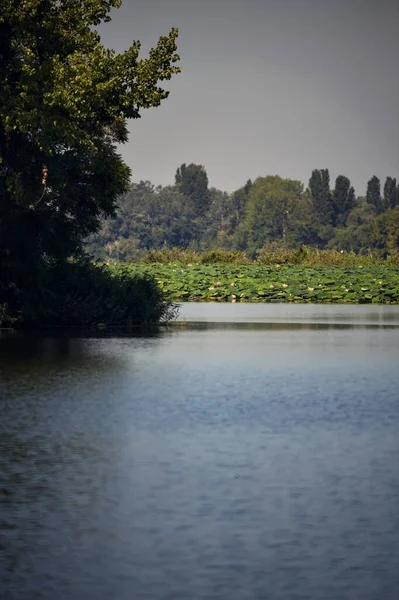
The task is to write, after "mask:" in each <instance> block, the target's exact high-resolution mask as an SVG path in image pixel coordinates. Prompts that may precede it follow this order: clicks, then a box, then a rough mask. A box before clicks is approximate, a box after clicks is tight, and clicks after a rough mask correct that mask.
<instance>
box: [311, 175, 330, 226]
mask: <svg viewBox="0 0 399 600" xmlns="http://www.w3.org/2000/svg"><path fill="white" fill-rule="evenodd" d="M309 191H310V195H311V198H312V202H313V207H314V211H315V213H316V215H317V218H318V220H319V222H320V224H321V225H324V226H325V225H332V224H333V221H334V205H333V200H332V196H331V191H330V174H329V172H328V169H315V170H314V171H312V175H311V177H310V179H309Z"/></svg>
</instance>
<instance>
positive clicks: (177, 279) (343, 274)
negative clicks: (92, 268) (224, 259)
mask: <svg viewBox="0 0 399 600" xmlns="http://www.w3.org/2000/svg"><path fill="white" fill-rule="evenodd" d="M108 268H109V270H110V272H111V273H112V274H113V275H114V276H118V277H124V276H128V275H129V274H130V275H131V274H133V273H135V274H139V275H145V274H146V275H151V276H152V277H153V278H154V279H155V280H156V281H157V282H158V285H159V287H160V289H161V290H162V292H163V293H164V295H165V297H166V298H167V299H168V300H170V301H173V302H176V301H189V302H196V301H197V302H199V301H201V302H203V301H214V302H314V303H349V304H367V303H373V304H398V303H399V268H398V267H397V266H390V265H383V264H378V265H368V266H363V265H359V266H334V265H332V266H326V265H314V266H308V265H289V264H281V265H280V264H278V263H277V264H275V265H259V264H254V263H252V264H241V265H239V264H220V263H219V264H193V263H188V264H182V263H169V264H163V263H152V264H148V263H111V264H110V265H109V266H108Z"/></svg>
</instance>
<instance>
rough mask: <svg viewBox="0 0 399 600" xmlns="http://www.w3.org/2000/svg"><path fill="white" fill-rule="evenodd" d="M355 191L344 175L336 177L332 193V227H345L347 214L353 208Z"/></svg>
mask: <svg viewBox="0 0 399 600" xmlns="http://www.w3.org/2000/svg"><path fill="white" fill-rule="evenodd" d="M355 201H356V198H355V190H354V188H353V187H351V183H350V181H349V179H348V178H347V177H345V176H344V175H338V177H337V179H336V180H335V189H334V192H333V198H332V202H333V208H334V225H338V226H339V225H345V223H346V219H347V218H348V215H349V213H350V212H351V210H352V209H353V208H354V206H355Z"/></svg>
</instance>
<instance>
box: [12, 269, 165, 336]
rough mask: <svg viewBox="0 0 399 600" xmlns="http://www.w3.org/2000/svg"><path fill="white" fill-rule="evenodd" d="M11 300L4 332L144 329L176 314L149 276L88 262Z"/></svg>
mask: <svg viewBox="0 0 399 600" xmlns="http://www.w3.org/2000/svg"><path fill="white" fill-rule="evenodd" d="M8 300H9V301H8V302H7V303H2V302H1V299H0V306H1V307H2V308H1V313H0V319H1V322H0V325H1V326H2V327H11V326H12V327H27V328H33V327H34V328H37V327H70V326H96V325H100V324H102V325H113V326H121V325H123V326H143V325H152V324H157V323H160V322H165V321H169V320H171V319H173V318H174V316H175V313H176V307H175V305H174V304H173V303H172V302H170V301H166V300H165V298H164V295H163V292H162V291H161V289H160V287H159V286H158V284H157V282H156V281H155V279H154V278H153V277H152V276H151V275H149V274H148V273H134V272H132V271H130V272H129V270H127V269H125V270H122V271H120V272H119V273H118V272H115V271H111V270H110V269H109V268H108V267H107V266H106V265H94V264H92V263H89V262H75V263H72V262H65V263H63V264H61V265H57V266H54V267H48V268H47V269H46V271H45V273H43V281H42V283H41V285H40V287H38V288H37V289H36V290H35V292H34V294H33V295H32V294H30V293H29V290H15V291H14V294H13V295H12V296H10V295H9V297H8Z"/></svg>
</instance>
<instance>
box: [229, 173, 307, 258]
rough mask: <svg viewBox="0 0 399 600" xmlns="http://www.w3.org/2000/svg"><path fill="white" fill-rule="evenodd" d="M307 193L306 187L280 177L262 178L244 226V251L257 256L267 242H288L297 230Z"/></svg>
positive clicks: (252, 191)
mask: <svg viewBox="0 0 399 600" xmlns="http://www.w3.org/2000/svg"><path fill="white" fill-rule="evenodd" d="M302 193H303V184H302V183H301V182H300V181H295V180H292V179H283V178H282V177H279V176H278V175H269V176H267V177H258V179H256V180H255V182H254V183H253V184H252V186H251V189H250V191H249V196H248V201H247V204H246V208H245V214H244V219H243V221H242V223H241V225H240V232H239V233H240V237H241V239H240V242H241V243H240V249H245V246H246V247H247V248H248V249H249V250H250V252H252V253H254V252H255V251H256V250H258V249H259V248H261V247H262V246H263V245H264V244H265V242H271V241H274V240H278V241H280V242H282V243H284V242H286V241H287V238H288V236H289V234H290V233H291V232H292V229H293V228H294V224H293V220H292V217H293V214H294V213H295V210H296V204H297V203H299V201H300V199H301V196H302Z"/></svg>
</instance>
